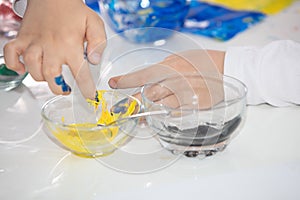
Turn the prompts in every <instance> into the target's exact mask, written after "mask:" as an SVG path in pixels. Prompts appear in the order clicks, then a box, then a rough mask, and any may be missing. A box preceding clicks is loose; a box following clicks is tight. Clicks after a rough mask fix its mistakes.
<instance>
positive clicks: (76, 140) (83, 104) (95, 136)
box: [41, 90, 141, 157]
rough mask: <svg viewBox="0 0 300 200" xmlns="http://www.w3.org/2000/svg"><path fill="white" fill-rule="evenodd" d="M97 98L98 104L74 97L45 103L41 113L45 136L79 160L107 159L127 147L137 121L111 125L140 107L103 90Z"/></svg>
mask: <svg viewBox="0 0 300 200" xmlns="http://www.w3.org/2000/svg"><path fill="white" fill-rule="evenodd" d="M97 94H98V95H97V98H96V99H97V101H94V100H92V101H91V100H85V99H83V98H82V99H81V98H78V97H77V96H75V95H69V96H56V97H54V98H53V99H50V100H49V101H47V102H46V103H45V104H44V106H43V108H42V112H41V115H42V117H43V121H44V130H45V132H46V134H47V136H48V137H49V138H50V139H51V140H52V141H53V142H54V143H56V144H57V145H58V146H60V147H62V148H64V149H66V150H68V151H70V152H72V153H74V154H76V155H78V156H81V157H99V156H106V155H109V154H111V153H113V152H114V151H115V150H117V149H118V148H121V147H122V146H124V145H125V144H126V143H128V142H129V141H130V140H131V139H132V138H133V136H134V129H135V127H136V125H137V123H138V119H136V118H135V119H129V120H120V123H112V124H110V123H111V122H113V121H115V120H118V119H121V118H123V117H127V116H130V115H132V114H135V113H138V112H139V111H140V107H141V103H140V102H139V100H137V99H136V98H134V97H133V96H130V95H128V94H124V93H121V92H118V91H113V90H111V91H107V90H103V91H98V92H97ZM109 124H110V125H109Z"/></svg>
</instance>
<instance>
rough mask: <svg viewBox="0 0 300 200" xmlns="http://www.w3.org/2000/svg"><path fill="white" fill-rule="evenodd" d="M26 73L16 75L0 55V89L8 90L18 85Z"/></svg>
mask: <svg viewBox="0 0 300 200" xmlns="http://www.w3.org/2000/svg"><path fill="white" fill-rule="evenodd" d="M27 74H28V73H27V72H26V73H24V74H22V75H18V74H17V73H16V72H14V71H12V70H9V69H8V68H7V67H6V65H5V62H4V57H3V56H2V55H0V90H4V91H9V90H12V89H14V88H16V87H18V86H19V85H20V84H21V83H22V81H23V80H24V78H25V77H26V76H27Z"/></svg>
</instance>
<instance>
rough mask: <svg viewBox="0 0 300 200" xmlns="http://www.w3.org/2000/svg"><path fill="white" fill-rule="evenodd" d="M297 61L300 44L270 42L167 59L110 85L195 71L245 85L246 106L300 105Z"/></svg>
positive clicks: (134, 84) (133, 83)
mask: <svg viewBox="0 0 300 200" xmlns="http://www.w3.org/2000/svg"><path fill="white" fill-rule="evenodd" d="M180 55H185V56H180ZM299 58H300V44H299V43H296V42H292V41H278V42H273V43H271V44H269V45H267V46H265V47H263V48H261V49H260V48H257V47H231V48H229V49H228V50H227V51H226V53H225V52H222V51H214V50H206V51H203V50H196V51H195V50H193V51H187V52H184V53H183V54H182V53H181V54H179V55H178V56H176V55H173V56H170V57H168V58H167V59H165V60H164V61H163V62H161V63H159V64H158V65H154V66H151V67H149V68H146V69H143V70H140V71H137V72H133V73H130V74H127V75H123V76H118V77H113V78H111V79H110V81H109V84H110V86H111V87H112V88H128V87H138V86H141V85H143V84H145V83H147V81H149V80H151V79H152V80H153V79H157V78H158V77H160V76H161V74H166V73H174V72H176V73H184V72H195V71H198V72H199V73H202V74H204V73H208V74H213V75H218V73H220V74H223V73H224V74H225V75H228V76H232V77H235V78H236V79H239V80H241V81H242V82H244V83H245V84H246V86H247V87H248V96H247V102H248V104H250V105H257V104H261V103H269V104H271V105H273V106H287V105H292V104H296V105H300V64H299ZM184 60H186V61H192V62H186V61H184ZM191 63H193V64H194V65H191ZM195 63H197V64H195Z"/></svg>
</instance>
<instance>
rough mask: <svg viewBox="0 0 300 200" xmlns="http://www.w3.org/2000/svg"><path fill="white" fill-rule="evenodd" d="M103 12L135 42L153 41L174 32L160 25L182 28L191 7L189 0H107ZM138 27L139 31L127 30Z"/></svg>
mask: <svg viewBox="0 0 300 200" xmlns="http://www.w3.org/2000/svg"><path fill="white" fill-rule="evenodd" d="M99 4H100V8H101V13H102V15H103V16H104V18H105V19H106V21H107V22H108V24H109V25H110V27H111V28H112V29H113V30H114V31H116V32H117V33H120V34H121V35H122V36H123V37H125V38H126V39H128V40H130V41H132V42H138V43H140V42H153V41H156V40H160V39H165V38H167V37H169V36H170V35H171V34H170V33H172V32H166V31H164V30H163V29H143V28H146V27H159V28H165V29H170V30H178V29H179V28H180V27H181V25H182V24H183V23H184V19H185V17H186V15H187V12H188V9H189V2H188V1H186V0H146V1H145V0H103V1H99ZM131 29H135V31H130V32H124V31H126V30H131Z"/></svg>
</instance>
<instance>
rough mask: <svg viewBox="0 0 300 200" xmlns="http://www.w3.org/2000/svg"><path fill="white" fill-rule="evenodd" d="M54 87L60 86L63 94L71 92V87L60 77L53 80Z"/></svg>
mask: <svg viewBox="0 0 300 200" xmlns="http://www.w3.org/2000/svg"><path fill="white" fill-rule="evenodd" d="M54 80H55V83H56V85H60V86H61V89H62V91H63V92H71V87H70V86H69V85H68V84H67V83H66V82H65V80H64V77H63V76H62V75H60V76H57V77H55V78H54Z"/></svg>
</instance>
